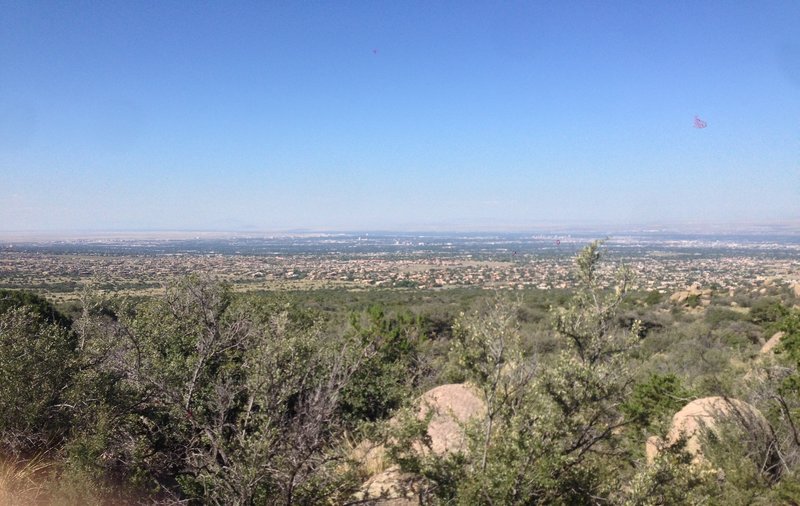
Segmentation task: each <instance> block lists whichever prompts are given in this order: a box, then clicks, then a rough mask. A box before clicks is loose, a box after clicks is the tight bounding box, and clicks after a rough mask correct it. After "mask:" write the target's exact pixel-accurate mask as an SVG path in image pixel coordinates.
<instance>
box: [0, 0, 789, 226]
mask: <svg viewBox="0 0 800 506" xmlns="http://www.w3.org/2000/svg"><path fill="white" fill-rule="evenodd" d="M0 13H1V14H0V231H13V230H131V229H137V230H152V229H160V230H164V229H213V230H252V229H259V230H281V229H292V228H309V229H317V230H325V229H327V230H330V229H336V230H354V229H384V230H388V229H396V230H397V229H423V228H428V229H430V228H439V229H470V228H475V229H478V228H481V229H486V228H508V227H517V228H532V227H534V226H535V225H537V224H541V223H575V224H593V223H616V224H646V223H662V222H668V223H685V222H718V223H730V222H771V221H787V220H794V221H796V220H798V219H800V198H799V197H800V163H799V162H800V30H798V28H797V27H798V26H800V2H797V1H794V0H792V1H788V0H787V1H784V2H776V1H764V2H735V1H702V2H697V1H685V2H678V1H676V2H660V1H659V2H656V1H644V2H640V1H630V2H611V1H603V2H594V1H592V2H545V1H531V2H503V3H500V2H489V1H487V2H461V1H459V2H406V1H403V2H397V1H370V2H366V1H364V2H353V1H330V2H278V1H271V2H232V1H224V2H223V1H216V2H200V1H184V2H174V1H70V2H61V1H36V0H31V1H28V0H11V1H9V0H0ZM695 115H697V116H699V117H700V118H701V119H702V120H704V121H706V122H707V124H708V126H707V128H704V129H697V128H694V126H693V120H694V117H695Z"/></svg>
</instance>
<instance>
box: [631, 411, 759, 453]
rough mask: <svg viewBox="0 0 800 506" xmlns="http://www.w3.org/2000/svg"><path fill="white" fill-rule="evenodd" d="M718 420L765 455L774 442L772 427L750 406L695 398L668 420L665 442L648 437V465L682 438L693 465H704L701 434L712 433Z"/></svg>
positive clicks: (646, 451)
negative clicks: (736, 428)
mask: <svg viewBox="0 0 800 506" xmlns="http://www.w3.org/2000/svg"><path fill="white" fill-rule="evenodd" d="M722 421H731V422H733V423H735V424H736V425H738V426H739V427H740V428H742V429H744V430H745V432H746V434H748V435H749V436H751V437H752V438H753V439H754V440H755V441H756V442H757V443H758V444H759V445H761V446H763V452H764V454H765V455H766V454H768V453H769V452H770V451H771V449H772V447H773V446H772V445H773V443H774V434H773V431H772V427H771V426H770V425H769V422H767V419H766V418H764V415H762V414H761V412H760V411H759V410H758V409H756V408H755V407H753V406H751V405H750V404H748V403H746V402H744V401H740V400H738V399H729V398H726V397H704V398H702V399H696V400H694V401H692V402H690V403H689V404H687V405H686V406H684V407H683V409H681V410H680V411H678V412H677V413H676V414H675V416H673V417H672V425H671V427H670V430H669V433H668V434H667V437H666V438H665V439H663V440H662V439H661V438H658V437H651V438H649V439H648V440H647V443H646V446H645V453H646V455H647V460H648V462H652V461H653V460H654V459H655V457H656V456H657V455H658V454H659V452H660V451H661V450H663V449H664V448H665V447H669V446H672V445H674V444H675V443H677V442H678V441H680V440H681V439H684V440H685V441H686V443H685V447H684V448H685V450H686V451H687V452H688V453H689V454H691V455H692V456H693V459H692V462H693V463H694V464H696V465H700V464H704V463H706V458H705V455H704V454H703V438H702V436H703V433H704V431H712V432H716V431H717V428H718V425H719V424H720V422H722Z"/></svg>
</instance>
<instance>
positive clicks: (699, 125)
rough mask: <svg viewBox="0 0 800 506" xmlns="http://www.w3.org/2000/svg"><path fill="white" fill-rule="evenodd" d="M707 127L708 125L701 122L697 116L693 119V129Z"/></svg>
mask: <svg viewBox="0 0 800 506" xmlns="http://www.w3.org/2000/svg"><path fill="white" fill-rule="evenodd" d="M707 126H708V123H706V122H705V121H703V120H701V119H700V118H699V117H697V116H695V117H694V127H695V128H705V127H707Z"/></svg>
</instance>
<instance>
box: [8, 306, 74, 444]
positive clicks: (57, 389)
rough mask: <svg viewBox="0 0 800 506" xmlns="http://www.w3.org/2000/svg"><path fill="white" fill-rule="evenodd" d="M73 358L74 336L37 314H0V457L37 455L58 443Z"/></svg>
mask: <svg viewBox="0 0 800 506" xmlns="http://www.w3.org/2000/svg"><path fill="white" fill-rule="evenodd" d="M37 307H38V306H37ZM56 321H58V319H57V318H56ZM75 354H76V340H75V336H74V335H73V334H72V333H71V332H70V331H69V330H67V329H65V328H64V327H62V326H61V325H59V324H58V323H52V322H49V321H47V320H46V319H45V318H44V317H43V316H42V315H41V314H40V312H39V311H34V310H32V309H30V308H28V307H27V306H23V307H14V308H10V309H7V310H6V311H4V312H3V313H2V314H0V453H5V454H13V455H26V454H29V453H30V452H36V453H39V452H42V451H45V450H46V449H48V448H50V447H52V446H55V445H57V444H58V443H59V442H60V441H61V440H62V439H63V437H64V435H65V434H66V433H67V431H68V429H69V423H68V410H69V406H67V405H65V404H64V403H63V401H64V392H65V390H66V389H67V388H68V387H69V385H70V381H71V378H72V375H73V373H74V364H75Z"/></svg>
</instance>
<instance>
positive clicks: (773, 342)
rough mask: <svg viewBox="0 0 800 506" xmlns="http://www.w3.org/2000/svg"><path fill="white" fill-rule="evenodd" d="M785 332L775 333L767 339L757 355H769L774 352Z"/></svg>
mask: <svg viewBox="0 0 800 506" xmlns="http://www.w3.org/2000/svg"><path fill="white" fill-rule="evenodd" d="M785 335H786V333H785V332H775V333H774V334H773V335H772V337H770V338H769V341H767V342H766V343H764V346H762V347H761V351H760V352H759V353H762V354H765V353H771V352H772V351H773V350H775V347H776V346H778V345H779V344H781V339H783V336H785Z"/></svg>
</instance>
